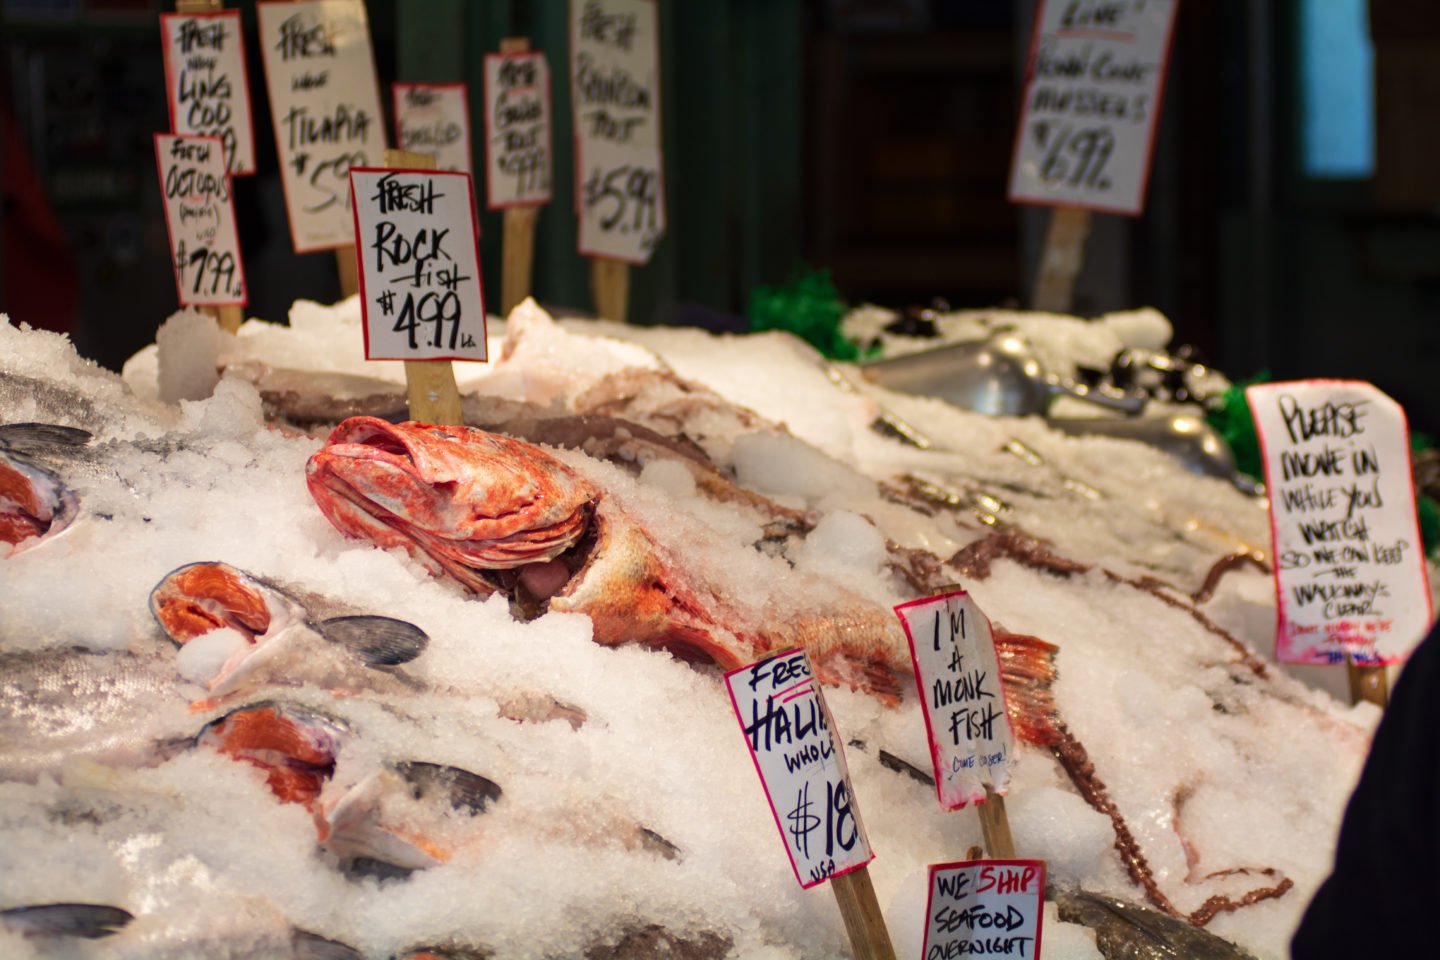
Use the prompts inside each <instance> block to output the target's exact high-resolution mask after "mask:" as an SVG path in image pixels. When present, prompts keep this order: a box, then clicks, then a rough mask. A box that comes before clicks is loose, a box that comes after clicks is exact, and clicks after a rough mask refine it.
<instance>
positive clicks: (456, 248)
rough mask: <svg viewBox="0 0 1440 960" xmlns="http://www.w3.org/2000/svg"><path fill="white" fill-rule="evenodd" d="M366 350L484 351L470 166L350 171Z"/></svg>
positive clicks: (435, 354)
mask: <svg viewBox="0 0 1440 960" xmlns="http://www.w3.org/2000/svg"><path fill="white" fill-rule="evenodd" d="M350 184H351V190H352V195H353V199H352V203H353V204H354V206H355V236H356V244H355V247H356V250H355V255H356V259H357V260H358V262H359V264H360V303H361V309H362V312H363V313H364V317H365V359H367V360H484V359H486V353H485V302H484V296H483V293H482V291H481V286H480V255H479V252H478V251H479V230H478V228H477V226H476V223H475V197H474V193H473V192H472V189H471V184H470V176H469V175H468V174H464V173H453V172H448V171H444V172H442V171H434V170H391V169H384V168H377V169H370V168H365V169H357V170H352V171H351V172H350Z"/></svg>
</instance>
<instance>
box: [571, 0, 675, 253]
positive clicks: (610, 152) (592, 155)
mask: <svg viewBox="0 0 1440 960" xmlns="http://www.w3.org/2000/svg"><path fill="white" fill-rule="evenodd" d="M570 93H571V103H572V104H573V107H574V113H575V157H576V163H575V172H576V204H577V208H578V212H579V214H580V231H579V245H580V252H581V253H582V254H584V255H586V256H592V257H605V258H608V259H612V260H622V261H625V262H627V263H635V264H641V263H645V262H647V261H648V260H649V259H650V255H651V254H652V253H653V252H654V250H655V245H656V244H657V243H659V242H660V238H661V237H663V236H664V235H665V176H664V167H663V164H662V156H661V143H662V141H661V136H660V48H659V15H658V13H657V5H656V3H655V2H654V0H571V2H570Z"/></svg>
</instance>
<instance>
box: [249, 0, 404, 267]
mask: <svg viewBox="0 0 1440 960" xmlns="http://www.w3.org/2000/svg"><path fill="white" fill-rule="evenodd" d="M256 12H257V14H258V15H259V19H260V49H261V52H262V53H263V54H264V57H265V83H266V87H267V89H268V90H269V92H270V115H271V118H272V119H273V120H274V123H275V144H276V147H277V149H278V150H279V154H280V174H281V182H282V183H283V184H284V186H285V205H286V208H287V209H288V211H289V213H290V236H291V239H292V241H293V242H294V245H295V252H296V253H308V252H310V251H313V250H325V249H330V248H333V247H342V246H346V245H347V244H350V243H353V242H354V241H355V235H354V222H355V221H354V217H353V216H352V215H351V213H350V209H349V204H350V181H349V177H350V169H351V168H352V167H363V166H365V165H366V164H370V163H376V162H378V161H379V160H380V158H381V153H382V151H383V150H384V149H385V133H384V129H383V127H384V121H383V119H382V115H381V112H380V87H379V85H378V84H377V82H376V80H375V60H374V57H373V56H372V55H371V53H370V25H369V22H368V21H367V20H366V17H365V5H364V4H363V3H362V2H361V0H306V2H297V3H289V2H279V0H262V2H260V3H258V4H257V5H256Z"/></svg>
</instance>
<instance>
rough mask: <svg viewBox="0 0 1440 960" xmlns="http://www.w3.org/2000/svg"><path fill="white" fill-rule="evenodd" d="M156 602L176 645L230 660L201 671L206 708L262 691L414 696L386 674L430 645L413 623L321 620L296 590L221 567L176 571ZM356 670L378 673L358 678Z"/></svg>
mask: <svg viewBox="0 0 1440 960" xmlns="http://www.w3.org/2000/svg"><path fill="white" fill-rule="evenodd" d="M149 603H150V612H151V614H152V616H153V617H154V618H155V621H156V623H158V624H159V625H160V628H161V630H162V631H163V632H164V633H165V635H166V636H167V637H169V638H170V640H171V641H173V642H174V643H175V644H176V645H177V646H179V647H186V646H187V645H189V644H191V643H192V642H195V641H200V642H201V643H204V642H206V641H201V640H200V638H202V637H205V638H212V637H213V638H215V639H214V643H215V644H216V656H215V658H214V659H220V658H221V656H222V655H224V656H223V660H221V662H220V663H219V664H218V665H214V664H213V663H209V662H207V663H202V664H201V665H200V666H199V667H197V672H199V673H200V674H201V677H200V679H201V680H202V682H203V683H204V685H205V687H206V689H207V690H208V691H209V693H210V694H211V698H210V699H209V700H206V701H201V703H203V704H205V705H212V704H213V703H214V702H215V700H216V698H220V697H223V696H225V695H227V694H232V693H235V692H237V691H240V690H243V689H251V688H254V687H256V686H260V685H266V686H277V685H284V686H295V685H300V684H303V683H314V684H316V685H319V686H324V687H327V688H329V689H331V690H336V691H349V690H354V689H356V688H363V689H367V690H382V691H383V690H391V691H397V692H398V691H403V690H406V689H413V687H407V686H406V684H405V682H404V680H403V678H401V677H400V676H399V675H398V674H395V673H386V672H383V670H384V668H389V667H395V666H399V665H400V664H404V663H409V662H410V661H412V660H414V659H415V658H416V657H418V656H420V654H421V653H423V652H424V650H425V648H426V646H427V644H428V643H429V639H430V638H429V636H428V635H427V634H426V633H425V631H423V630H421V629H420V628H419V627H417V626H415V625H414V624H413V623H409V622H408V621H405V620H399V619H396V618H394V617H385V616H379V615H374V614H352V615H345V616H338V617H330V618H327V619H324V620H317V619H315V618H314V617H312V616H311V613H310V610H309V608H308V607H307V606H306V605H305V604H303V603H302V602H301V600H300V599H298V598H297V597H295V596H293V595H292V594H291V592H290V591H288V590H286V589H285V588H283V587H281V586H279V585H277V584H274V583H271V582H270V581H267V580H264V579H262V578H260V577H256V576H254V575H252V574H250V573H247V572H245V571H244V570H240V569H239V568H237V567H233V566H231V565H230V564H227V563H223V562H220V561H201V562H196V563H188V564H185V565H184V566H182V567H178V568H176V569H175V570H172V571H171V572H170V573H168V574H166V575H165V576H164V577H163V578H161V580H160V582H159V583H157V584H156V585H155V587H154V589H152V590H151V591H150V601H149ZM217 631H226V633H223V634H222V633H217ZM197 656H198V655H197ZM356 665H359V666H360V667H364V668H373V669H372V670H368V671H358V673H360V674H362V675H361V676H357V675H356V674H357V671H356V670H355V669H354V667H355V666H356Z"/></svg>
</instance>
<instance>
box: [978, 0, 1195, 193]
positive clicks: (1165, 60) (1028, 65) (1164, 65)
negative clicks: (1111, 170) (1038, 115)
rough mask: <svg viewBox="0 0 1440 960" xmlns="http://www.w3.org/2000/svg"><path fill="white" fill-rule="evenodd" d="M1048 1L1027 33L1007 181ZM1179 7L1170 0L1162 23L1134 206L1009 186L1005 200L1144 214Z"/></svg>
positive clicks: (1017, 149) (1042, 0) (1026, 108)
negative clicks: (1020, 192) (1027, 193)
mask: <svg viewBox="0 0 1440 960" xmlns="http://www.w3.org/2000/svg"><path fill="white" fill-rule="evenodd" d="M1049 2H1050V0H1040V6H1038V7H1037V8H1036V9H1035V25H1034V27H1033V29H1032V30H1031V33H1030V56H1029V58H1028V59H1027V60H1026V62H1025V82H1024V84H1023V85H1022V86H1021V94H1020V118H1019V120H1018V121H1017V122H1016V124H1015V143H1014V147H1013V148H1012V149H1011V151H1010V167H1011V175H1010V177H1009V178H1007V181H1008V180H1009V179H1014V167H1015V162H1016V160H1018V159H1019V157H1020V138H1021V137H1022V136H1024V133H1025V120H1026V118H1027V117H1028V116H1029V114H1030V84H1031V83H1032V82H1034V80H1035V60H1036V58H1037V57H1038V55H1039V50H1040V25H1041V24H1042V23H1044V22H1045V7H1046V6H1047V5H1048V4H1049ZM1179 9H1180V0H1170V19H1169V21H1168V22H1167V23H1166V25H1165V43H1164V44H1163V49H1162V50H1161V54H1160V81H1159V83H1158V84H1156V86H1155V109H1154V110H1153V111H1151V114H1150V130H1149V133H1148V134H1147V136H1146V143H1145V167H1144V170H1143V171H1142V172H1141V174H1140V190H1139V192H1138V194H1137V197H1138V198H1139V200H1138V203H1137V205H1136V206H1134V207H1125V206H1105V205H1103V204H1097V203H1077V202H1076V201H1073V200H1064V201H1059V200H1044V199H1040V198H1037V197H1017V196H1015V195H1014V194H1013V193H1012V192H1011V191H1010V188H1009V186H1008V185H1007V187H1006V190H1005V199H1007V200H1009V201H1010V202H1011V203H1015V204H1020V205H1021V206H1027V207H1070V208H1071V209H1073V210H1094V211H1095V212H1097V213H1112V214H1117V215H1120V216H1127V217H1138V216H1141V215H1142V214H1144V212H1145V195H1146V194H1147V193H1148V192H1149V190H1150V170H1151V167H1152V166H1153V163H1154V159H1155V136H1156V131H1158V130H1159V128H1160V108H1161V106H1162V105H1163V104H1164V103H1165V82H1166V80H1167V79H1168V78H1169V76H1170V51H1171V49H1172V48H1173V47H1174V44H1175V16H1176V14H1177V13H1178V12H1179Z"/></svg>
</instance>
